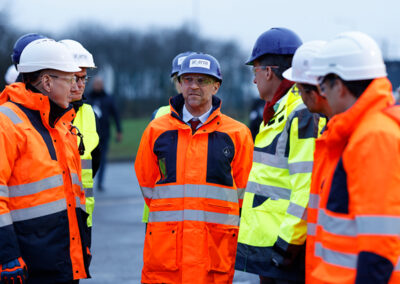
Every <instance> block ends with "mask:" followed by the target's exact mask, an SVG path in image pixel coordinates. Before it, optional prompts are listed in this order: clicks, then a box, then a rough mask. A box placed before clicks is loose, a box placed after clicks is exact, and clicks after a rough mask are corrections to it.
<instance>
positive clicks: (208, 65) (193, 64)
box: [178, 53, 222, 82]
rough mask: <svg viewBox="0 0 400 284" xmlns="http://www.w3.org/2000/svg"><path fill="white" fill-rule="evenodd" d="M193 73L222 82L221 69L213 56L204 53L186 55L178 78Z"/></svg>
mask: <svg viewBox="0 0 400 284" xmlns="http://www.w3.org/2000/svg"><path fill="white" fill-rule="evenodd" d="M188 73H195V74H206V75H210V76H212V77H214V78H216V79H217V80H218V81H219V82H222V74H221V67H220V65H219V62H218V60H217V59H215V57H214V56H211V55H209V54H205V53H194V54H191V55H188V56H187V57H186V58H185V59H184V60H183V62H182V65H181V69H180V70H179V73H178V77H180V76H182V75H183V74H188Z"/></svg>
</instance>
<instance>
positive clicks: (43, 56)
mask: <svg viewBox="0 0 400 284" xmlns="http://www.w3.org/2000/svg"><path fill="white" fill-rule="evenodd" d="M17 69H18V71H19V72H20V73H31V72H35V71H39V70H43V69H54V70H59V71H64V72H79V71H81V69H80V68H79V66H78V65H77V64H76V62H75V60H74V58H73V57H72V54H71V52H70V51H69V50H68V49H67V48H66V47H65V46H64V45H63V44H61V43H59V42H56V41H55V40H52V39H48V38H44V39H37V40H34V41H32V42H31V43H29V44H28V45H27V46H26V47H25V48H24V50H23V51H22V53H21V58H20V61H19V64H18V65H17Z"/></svg>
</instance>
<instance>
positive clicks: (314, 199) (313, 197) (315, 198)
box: [308, 193, 319, 209]
mask: <svg viewBox="0 0 400 284" xmlns="http://www.w3.org/2000/svg"><path fill="white" fill-rule="evenodd" d="M318 205H319V194H315V193H310V199H309V200H308V208H312V209H318Z"/></svg>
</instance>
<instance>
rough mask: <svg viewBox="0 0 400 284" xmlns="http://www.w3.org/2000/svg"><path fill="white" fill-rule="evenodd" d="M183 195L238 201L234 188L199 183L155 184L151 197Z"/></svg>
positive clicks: (181, 196)
mask: <svg viewBox="0 0 400 284" xmlns="http://www.w3.org/2000/svg"><path fill="white" fill-rule="evenodd" d="M184 197H199V198H210V199H217V200H223V201H229V202H235V203H238V192H237V191H236V189H232V188H225V187H217V186H209V185H199V184H185V185H166V186H156V187H155V188H154V191H153V196H152V199H164V198H184Z"/></svg>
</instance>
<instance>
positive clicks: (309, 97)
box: [296, 83, 320, 113]
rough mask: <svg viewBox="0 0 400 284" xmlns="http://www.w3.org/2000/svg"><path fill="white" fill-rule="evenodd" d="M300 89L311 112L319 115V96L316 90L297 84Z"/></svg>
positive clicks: (302, 97)
mask: <svg viewBox="0 0 400 284" xmlns="http://www.w3.org/2000/svg"><path fill="white" fill-rule="evenodd" d="M296 85H297V88H298V89H299V93H300V96H301V99H302V100H303V102H304V104H305V105H306V107H307V108H308V110H309V111H310V112H313V113H319V112H320V111H319V109H318V98H317V96H318V94H317V92H316V91H315V90H312V89H309V88H307V87H305V86H304V85H303V84H299V83H298V84H296Z"/></svg>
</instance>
